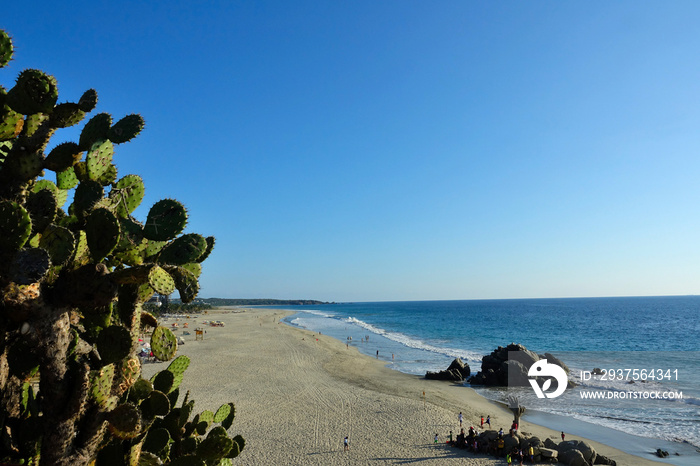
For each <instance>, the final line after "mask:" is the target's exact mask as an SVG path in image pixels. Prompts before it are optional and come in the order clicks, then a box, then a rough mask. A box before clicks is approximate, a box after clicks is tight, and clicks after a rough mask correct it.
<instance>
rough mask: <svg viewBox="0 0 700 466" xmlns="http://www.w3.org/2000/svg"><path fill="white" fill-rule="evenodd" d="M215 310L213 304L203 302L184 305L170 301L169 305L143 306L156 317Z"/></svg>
mask: <svg viewBox="0 0 700 466" xmlns="http://www.w3.org/2000/svg"><path fill="white" fill-rule="evenodd" d="M213 308H214V306H212V305H211V304H206V303H201V302H195V303H187V304H183V303H180V302H173V301H170V302H169V303H167V304H163V305H160V306H159V305H157V304H154V303H147V304H144V305H143V310H144V311H147V312H150V313H151V314H153V315H155V316H158V315H161V314H199V313H201V312H202V311H206V310H208V309H213Z"/></svg>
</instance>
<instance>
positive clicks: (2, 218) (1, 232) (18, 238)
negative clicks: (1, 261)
mask: <svg viewBox="0 0 700 466" xmlns="http://www.w3.org/2000/svg"><path fill="white" fill-rule="evenodd" d="M31 232H32V220H31V218H30V217H29V212H27V211H26V210H25V208H24V207H22V206H21V205H19V204H18V203H16V202H13V201H0V249H20V248H21V247H22V246H24V243H26V242H27V240H28V239H29V236H30V234H31Z"/></svg>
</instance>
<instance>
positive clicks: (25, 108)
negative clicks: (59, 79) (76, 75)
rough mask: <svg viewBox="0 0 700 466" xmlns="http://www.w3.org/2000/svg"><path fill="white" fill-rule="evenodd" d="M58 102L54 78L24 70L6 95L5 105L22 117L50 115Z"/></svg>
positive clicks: (38, 72) (39, 72) (37, 71)
mask: <svg viewBox="0 0 700 466" xmlns="http://www.w3.org/2000/svg"><path fill="white" fill-rule="evenodd" d="M56 100H58V87H57V85H56V78H54V77H53V76H50V75H48V74H46V73H44V72H43V71H39V70H31V69H28V70H24V71H22V72H21V73H20V74H19V77H18V78H17V83H16V84H15V85H14V87H13V88H12V89H10V90H9V92H8V93H7V104H8V105H9V106H10V107H11V108H12V110H14V111H15V112H19V113H21V114H23V115H31V114H34V113H51V110H53V107H54V105H56Z"/></svg>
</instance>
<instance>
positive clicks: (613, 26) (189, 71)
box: [0, 0, 700, 302]
mask: <svg viewBox="0 0 700 466" xmlns="http://www.w3.org/2000/svg"><path fill="white" fill-rule="evenodd" d="M4 11H5V17H4V21H3V23H2V27H3V28H4V29H6V30H7V31H8V32H9V33H10V34H11V35H12V37H13V40H14V44H15V60H14V61H13V62H11V64H10V66H9V67H7V68H4V69H2V70H0V84H2V85H3V86H4V87H6V88H9V87H11V86H12V85H13V83H14V80H15V78H16V77H17V75H18V74H19V72H20V71H21V70H23V69H25V68H39V69H42V70H44V71H46V72H48V73H50V74H53V75H54V76H55V77H56V78H57V80H58V85H59V101H60V102H65V101H74V100H77V99H78V98H79V97H80V95H81V94H82V92H83V91H85V90H87V89H89V88H95V89H96V90H97V91H98V94H99V97H100V100H99V103H98V106H97V109H96V110H95V111H94V112H93V113H99V112H109V113H111V114H112V115H113V116H114V118H117V119H118V118H121V117H122V116H124V115H127V114H130V113H140V114H141V115H143V116H144V118H145V120H146V129H145V130H144V132H143V133H142V134H141V135H140V136H139V137H138V138H136V139H135V140H134V141H132V142H131V143H129V144H125V145H122V146H120V147H118V148H117V150H116V154H115V162H116V164H117V167H118V169H119V173H120V175H121V176H123V175H126V174H129V173H134V174H138V175H141V176H142V177H143V178H144V181H145V185H146V197H145V199H144V202H143V204H142V207H140V208H139V209H138V210H137V211H136V212H135V217H136V218H138V219H140V220H144V219H145V217H146V214H147V212H148V208H149V207H150V206H151V205H152V204H153V203H155V202H156V201H158V200H159V199H163V198H166V197H172V198H175V199H177V200H179V201H181V202H183V203H184V204H185V205H186V206H187V208H188V209H189V213H190V223H189V226H188V228H187V231H188V232H197V233H201V234H203V235H206V236H209V235H213V236H215V237H216V238H217V244H216V248H215V249H214V253H213V254H212V256H211V257H210V258H209V259H208V260H207V261H206V262H205V263H204V273H203V274H202V276H201V279H200V283H201V292H200V297H203V296H253V297H259V298H273V299H295V298H289V296H308V298H304V299H314V300H320V301H336V302H349V301H352V302H372V301H412V300H453V299H460V300H461V299H535V298H549V297H553V298H557V297H573V296H575V297H601V296H602V297H610V296H615V297H622V296H676V295H681V296H682V295H694V294H700V280H698V277H699V276H700V241H698V238H700V216H699V215H698V213H697V210H698V208H697V206H698V205H700V190H699V189H698V185H697V179H698V174H699V173H700V157H699V155H700V133H699V132H698V131H697V128H698V127H700V106H699V105H698V104H697V102H698V101H699V98H700V62H698V60H697V56H698V52H700V36H698V34H697V32H696V30H697V25H696V18H698V17H699V16H700V3H697V2H692V1H676V2H664V3H662V2H645V3H643V4H641V5H640V4H639V3H638V2H632V1H620V2H614V3H596V4H590V3H580V2H570V1H565V2H539V3H531V2H528V3H508V4H495V3H482V2H461V1H446V2H440V3H439V4H430V5H428V4H426V3H424V2H417V1H406V2H398V1H380V2H367V1H361V2H353V3H348V4H333V3H324V2H307V1H299V2H294V3H292V4H290V3H288V2H281V1H263V2H235V3H233V2H207V3H206V4H193V3H192V2H184V1H173V2H168V3H167V4H158V3H151V2H135V1H133V0H127V1H124V2H120V3H118V4H109V3H105V4H95V3H94V2H86V1H84V0H79V1H76V2H72V3H71V5H70V7H67V6H62V5H61V4H57V3H55V2H47V1H44V0H40V1H37V2H33V3H32V4H31V5H20V4H18V3H16V2H15V3H11V4H8V5H6V6H5V8H4ZM81 126H82V125H81ZM75 135H76V132H75V131H71V130H63V131H59V132H57V136H56V137H55V138H54V139H55V143H56V144H57V143H59V142H62V141H65V140H73V139H75V137H76V136H75ZM50 177H51V175H49V178H50Z"/></svg>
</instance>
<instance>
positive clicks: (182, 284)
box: [165, 266, 199, 303]
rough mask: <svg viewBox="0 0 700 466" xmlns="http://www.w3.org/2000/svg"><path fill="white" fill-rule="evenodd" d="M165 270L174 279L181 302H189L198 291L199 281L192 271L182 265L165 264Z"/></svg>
mask: <svg viewBox="0 0 700 466" xmlns="http://www.w3.org/2000/svg"><path fill="white" fill-rule="evenodd" d="M165 270H167V271H168V273H169V274H170V275H172V277H173V278H174V279H175V287H176V288H177V291H178V292H179V293H180V299H181V300H182V302H183V303H191V302H192V301H193V300H194V298H196V297H197V293H199V282H198V281H197V277H195V276H194V275H193V274H192V272H190V271H189V270H187V269H185V268H183V267H174V266H167V267H165Z"/></svg>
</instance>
